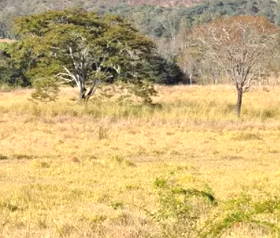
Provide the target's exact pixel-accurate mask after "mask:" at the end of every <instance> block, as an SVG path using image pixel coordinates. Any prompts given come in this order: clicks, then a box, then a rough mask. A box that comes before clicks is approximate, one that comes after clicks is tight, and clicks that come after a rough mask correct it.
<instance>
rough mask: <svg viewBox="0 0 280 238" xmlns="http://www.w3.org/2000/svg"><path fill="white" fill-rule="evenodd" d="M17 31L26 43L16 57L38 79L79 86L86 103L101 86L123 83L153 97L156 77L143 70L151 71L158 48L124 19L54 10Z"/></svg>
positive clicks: (17, 47) (29, 20) (20, 23)
mask: <svg viewBox="0 0 280 238" xmlns="http://www.w3.org/2000/svg"><path fill="white" fill-rule="evenodd" d="M15 32H16V33H17V35H18V37H19V39H20V40H19V41H18V42H17V43H16V44H15V47H14V48H13V49H12V51H11V54H12V55H13V57H14V59H15V60H16V61H18V62H22V61H24V62H25V64H26V65H25V67H26V69H27V70H26V73H27V75H28V76H30V77H31V78H33V79H37V80H44V79H46V78H50V77H51V78H53V79H55V80H63V81H64V82H68V83H70V84H72V85H76V86H78V87H79V90H80V98H81V99H85V100H88V99H89V97H90V96H91V95H92V94H93V93H94V91H95V90H96V88H97V86H98V84H100V82H110V83H113V82H115V81H117V80H121V81H124V82H126V83H131V84H134V85H138V86H139V88H141V89H143V87H145V88H146V89H149V90H140V91H139V93H140V94H141V93H142V94H143V92H145V93H146V94H152V93H153V90H152V89H151V87H150V86H147V84H146V83H145V80H149V79H151V77H152V75H151V74H150V71H149V70H143V68H146V69H147V68H148V67H149V64H148V60H149V58H150V57H151V56H153V54H154V50H155V46H154V44H153V42H152V41H150V40H149V39H148V38H146V37H145V36H143V35H141V34H140V33H138V31H137V30H136V29H134V28H133V27H132V26H131V25H130V24H128V23H127V22H126V21H125V20H123V19H122V18H120V17H115V16H100V15H97V14H96V13H93V12H87V11H85V10H66V11H50V12H46V13H42V14H39V15H33V16H27V17H22V18H19V19H17V20H16V23H15ZM144 79H145V80H144ZM145 93H144V94H145ZM146 96H147V95H146Z"/></svg>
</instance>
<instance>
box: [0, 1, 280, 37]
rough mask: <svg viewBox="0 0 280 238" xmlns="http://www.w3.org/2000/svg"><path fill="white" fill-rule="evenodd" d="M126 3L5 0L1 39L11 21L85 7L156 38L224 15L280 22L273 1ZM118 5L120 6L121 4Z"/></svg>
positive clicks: (277, 10)
mask: <svg viewBox="0 0 280 238" xmlns="http://www.w3.org/2000/svg"><path fill="white" fill-rule="evenodd" d="M121 2H122V1H110V2H109V1H105V2H104V1H100V0H91V1H86V0H80V1H71V0H66V1H53V0H48V1H37V0H23V1H19V0H16V1H7V0H6V1H2V2H1V3H0V7H1V10H0V22H1V24H0V36H7V35H9V33H8V32H9V30H8V29H10V25H11V21H12V19H13V18H14V17H16V16H22V15H30V14H33V13H37V12H44V11H47V10H54V9H64V8H76V7H82V8H84V9H86V10H89V11H93V10H94V11H99V12H102V13H112V14H117V15H120V16H125V17H127V18H129V19H131V20H133V22H134V23H135V24H136V26H137V27H138V28H139V30H141V31H142V32H144V33H146V34H149V35H151V36H155V37H171V36H172V34H174V32H176V31H177V30H179V27H180V24H181V23H182V22H186V23H187V24H190V25H197V24H200V23H203V22H208V21H210V20H213V19H215V18H217V17H221V16H226V15H227V16H233V15H259V16H266V17H267V18H268V19H270V20H271V21H272V22H274V23H276V24H279V23H280V9H279V5H278V4H277V2H276V1H273V0H207V1H203V2H202V3H201V4H199V5H195V6H193V7H189V8H188V7H178V8H176V7H175V8H164V7H159V6H147V5H138V6H130V5H127V4H125V3H121ZM117 3H118V4H117Z"/></svg>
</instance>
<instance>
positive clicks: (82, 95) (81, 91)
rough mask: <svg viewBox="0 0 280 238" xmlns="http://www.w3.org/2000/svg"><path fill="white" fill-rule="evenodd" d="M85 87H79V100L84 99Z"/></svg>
mask: <svg viewBox="0 0 280 238" xmlns="http://www.w3.org/2000/svg"><path fill="white" fill-rule="evenodd" d="M86 91H87V90H86V89H85V88H84V87H80V100H81V101H84V100H85V98H86Z"/></svg>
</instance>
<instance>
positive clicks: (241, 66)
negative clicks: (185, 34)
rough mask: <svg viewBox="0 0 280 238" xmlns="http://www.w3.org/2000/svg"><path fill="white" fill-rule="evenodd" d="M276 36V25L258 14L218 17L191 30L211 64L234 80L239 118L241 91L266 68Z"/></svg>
mask: <svg viewBox="0 0 280 238" xmlns="http://www.w3.org/2000/svg"><path fill="white" fill-rule="evenodd" d="M277 36H278V28H277V27H276V26H275V25H273V24H272V23H270V22H269V21H268V20H267V19H266V18H265V17H259V16H234V17H228V18H221V19H218V20H215V21H213V22H210V23H208V24H205V25H202V26H198V27H197V28H195V29H194V31H193V37H194V38H195V39H196V40H198V41H199V42H200V43H201V46H202V47H203V48H204V50H205V52H206V55H205V56H206V57H208V58H209V59H210V60H211V61H212V67H213V68H215V69H217V70H222V71H224V72H225V73H226V74H227V75H228V77H229V78H230V79H231V80H232V81H233V82H234V84H235V87H236V91H237V103H236V113H237V115H238V117H239V116H240V113H241V106H242V98H243V93H244V92H246V91H248V89H249V88H250V86H251V84H252V82H253V81H254V80H259V79H260V77H259V76H260V74H259V72H260V70H266V65H267V64H268V63H269V60H270V59H271V56H272V53H273V48H274V46H275V44H276V43H277ZM265 75H267V74H265Z"/></svg>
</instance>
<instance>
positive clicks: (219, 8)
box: [0, 0, 280, 86]
mask: <svg viewBox="0 0 280 238" xmlns="http://www.w3.org/2000/svg"><path fill="white" fill-rule="evenodd" d="M0 7H1V8H0V9H1V10H0V38H1V37H2V38H9V37H10V38H13V37H16V36H15V34H14V31H13V30H12V22H13V20H14V19H15V18H16V17H18V16H23V15H31V14H33V13H38V12H45V11H47V10H52V9H58V10H59V9H65V8H84V9H87V10H88V11H96V12H99V13H100V14H113V15H119V16H122V17H125V18H126V19H128V21H129V22H131V23H132V24H134V26H135V27H136V28H137V29H138V30H139V31H140V32H142V33H144V34H146V35H149V37H151V38H152V39H153V40H154V41H155V42H156V45H157V48H158V55H157V56H155V57H154V58H153V59H152V60H151V64H152V65H153V67H152V68H153V70H154V72H153V74H154V75H156V77H155V82H156V83H164V84H174V83H193V82H197V83H201V84H208V83H219V82H220V81H219V79H220V78H221V75H220V72H219V71H218V70H216V69H213V68H212V67H211V62H209V60H208V59H207V58H203V59H202V58H201V57H200V56H199V54H198V51H197V49H191V50H189V49H186V42H187V41H188V34H189V32H190V31H191V29H192V28H193V27H195V26H197V25H200V24H203V23H207V22H210V21H211V20H214V19H216V18H219V17H223V16H235V15H257V16H265V17H267V18H268V19H269V20H270V21H271V22H273V23H275V24H276V25H279V24H280V8H279V5H278V3H277V2H276V1H273V0H262V1H261V0H211V1H210V0H208V1H203V2H201V3H200V4H198V5H195V6H193V7H189V8H188V7H174V8H164V7H160V6H148V5H135V6H132V5H128V4H126V3H125V1H119V0H115V1H110V2H108V1H106V2H104V1H100V0H91V1H85V0H80V1H71V0H65V1H54V0H47V1H37V0H23V1H17V0H15V1H12V2H11V1H8V0H5V1H1V2H0ZM1 58H2V59H1V60H2V62H3V61H4V62H5V64H3V63H2V64H1V71H0V78H1V82H2V83H3V82H4V83H7V84H9V85H20V86H26V85H30V80H29V79H28V78H26V76H24V74H23V73H22V69H24V67H19V66H18V65H16V69H17V70H15V66H14V65H12V63H11V62H9V60H8V57H7V56H3V55H2V56H1ZM3 58H4V60H3ZM7 62H8V63H7ZM278 62H279V61H278V59H277V60H275V61H274V62H271V64H270V67H271V70H273V71H275V72H278V71H279V70H278V69H279V67H278V66H279V63H278Z"/></svg>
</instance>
